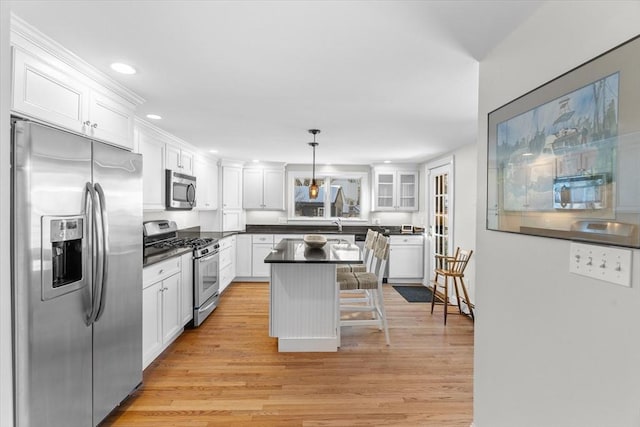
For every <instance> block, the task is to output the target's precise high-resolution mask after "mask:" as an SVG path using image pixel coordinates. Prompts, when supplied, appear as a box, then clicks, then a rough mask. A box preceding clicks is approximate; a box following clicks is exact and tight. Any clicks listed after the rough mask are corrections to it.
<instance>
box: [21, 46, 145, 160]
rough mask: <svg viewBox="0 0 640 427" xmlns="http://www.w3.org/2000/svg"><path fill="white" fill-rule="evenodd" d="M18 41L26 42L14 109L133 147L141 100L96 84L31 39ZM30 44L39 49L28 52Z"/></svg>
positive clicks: (66, 127) (69, 128) (113, 142)
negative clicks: (137, 101)
mask: <svg viewBox="0 0 640 427" xmlns="http://www.w3.org/2000/svg"><path fill="white" fill-rule="evenodd" d="M17 39H18V40H17V41H18V42H19V43H20V44H21V46H15V45H14V47H13V88H14V90H13V97H12V103H11V109H12V110H13V111H14V112H16V113H18V114H19V115H22V116H27V117H33V118H36V119H39V120H43V121H44V122H47V123H50V124H52V125H56V126H60V127H62V128H65V129H67V130H70V131H72V132H76V133H79V134H82V135H85V136H88V137H90V138H95V139H99V140H101V141H105V142H108V143H111V144H115V145H118V146H121V147H124V148H126V149H129V150H132V149H133V118H134V115H135V108H136V103H134V102H132V101H130V100H128V99H125V98H124V97H122V96H120V95H118V94H116V93H115V92H112V91H110V90H109V89H107V88H106V87H101V86H100V85H99V84H98V83H97V82H92V81H91V80H90V79H89V78H88V77H87V76H84V75H83V74H82V73H80V72H79V71H77V70H75V69H74V68H72V67H71V66H69V65H68V64H66V63H64V62H62V61H60V60H59V59H57V58H55V57H54V56H52V55H50V54H48V53H45V52H44V51H40V50H38V49H37V48H34V47H33V46H32V45H31V44H30V43H29V42H26V41H25V40H23V39H20V38H19V37H17ZM15 41H16V40H13V39H12V42H15ZM25 47H28V48H33V51H30V52H28V51H26V50H25Z"/></svg>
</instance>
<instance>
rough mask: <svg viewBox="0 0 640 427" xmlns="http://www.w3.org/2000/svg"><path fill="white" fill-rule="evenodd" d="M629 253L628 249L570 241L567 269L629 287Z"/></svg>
mask: <svg viewBox="0 0 640 427" xmlns="http://www.w3.org/2000/svg"><path fill="white" fill-rule="evenodd" d="M631 255H632V252H631V250H629V249H622V248H617V247H611V246H598V245H586V244H584V243H573V242H572V243H571V248H570V249H569V271H570V272H571V273H575V274H581V275H583V276H587V277H592V278H594V279H599V280H604V281H605V282H611V283H615V284H618V285H622V286H627V287H631V259H632V258H631Z"/></svg>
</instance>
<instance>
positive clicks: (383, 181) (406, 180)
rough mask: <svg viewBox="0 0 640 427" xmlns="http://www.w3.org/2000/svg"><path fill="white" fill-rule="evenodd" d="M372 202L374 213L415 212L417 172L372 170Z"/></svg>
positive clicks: (387, 169) (388, 169)
mask: <svg viewBox="0 0 640 427" xmlns="http://www.w3.org/2000/svg"><path fill="white" fill-rule="evenodd" d="M373 173H374V187H373V202H374V206H373V207H374V210H376V211H417V210H418V171H417V170H398V169H391V168H374V171H373Z"/></svg>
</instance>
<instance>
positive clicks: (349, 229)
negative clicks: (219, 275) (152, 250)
mask: <svg viewBox="0 0 640 427" xmlns="http://www.w3.org/2000/svg"><path fill="white" fill-rule="evenodd" d="M370 228H371V229H373V230H376V231H379V232H382V233H383V234H385V235H387V236H390V235H399V234H402V235H410V234H406V233H401V232H400V226H398V225H343V226H342V232H340V231H338V227H337V226H336V225H335V224H333V225H299V224H264V225H263V224H247V226H246V229H245V231H200V227H191V228H185V229H182V230H178V237H203V238H211V239H217V240H220V239H224V238H225V237H229V236H234V235H237V234H336V235H340V234H348V235H356V236H357V237H358V238H356V240H364V236H365V235H366V234H367V230H368V229H370ZM413 234H415V235H421V234H423V233H413ZM189 251H191V249H189V248H176V249H171V250H169V251H167V252H162V253H159V254H154V255H151V256H147V255H146V254H145V255H143V259H142V265H143V267H147V266H149V265H152V264H155V263H158V262H161V261H164V260H166V259H169V258H173V257H176V256H180V255H183V254H185V253H187V252H189ZM316 255H317V254H316ZM271 262H328V261H317V260H316V261H271ZM333 262H341V261H333ZM344 263H357V262H356V261H344Z"/></svg>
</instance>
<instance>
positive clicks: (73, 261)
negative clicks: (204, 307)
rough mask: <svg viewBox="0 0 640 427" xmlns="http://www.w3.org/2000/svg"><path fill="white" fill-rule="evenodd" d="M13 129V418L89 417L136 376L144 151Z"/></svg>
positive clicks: (71, 420) (59, 422) (24, 125)
mask: <svg viewBox="0 0 640 427" xmlns="http://www.w3.org/2000/svg"><path fill="white" fill-rule="evenodd" d="M12 130H13V139H12V195H11V196H12V249H13V250H12V257H13V259H12V290H13V315H14V356H15V357H14V360H15V364H14V373H15V393H16V399H15V405H16V407H15V409H16V422H17V426H18V427H25V426H29V427H36V426H37V427H44V426H51V427H61V426H64V427H74V426H78V427H87V426H95V425H97V424H98V423H99V422H100V421H102V420H103V419H104V418H105V417H106V416H107V415H108V414H109V413H110V412H111V411H112V410H113V409H114V408H115V407H116V406H117V405H118V404H120V403H121V401H122V400H123V399H125V398H126V397H127V396H128V395H129V394H130V393H131V392H132V391H133V390H134V389H135V388H136V387H137V386H138V385H140V383H141V382H142V233H141V227H142V174H141V172H142V157H141V156H140V155H138V154H134V153H130V152H128V151H125V150H122V149H119V148H116V147H113V146H110V145H107V144H103V143H100V142H97V141H92V140H90V139H87V138H83V137H81V136H78V135H74V134H70V133H66V132H62V131H59V130H56V129H53V128H50V127H47V126H44V125H41V124H37V123H33V122H29V121H25V120H14V121H13V123H12Z"/></svg>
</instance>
